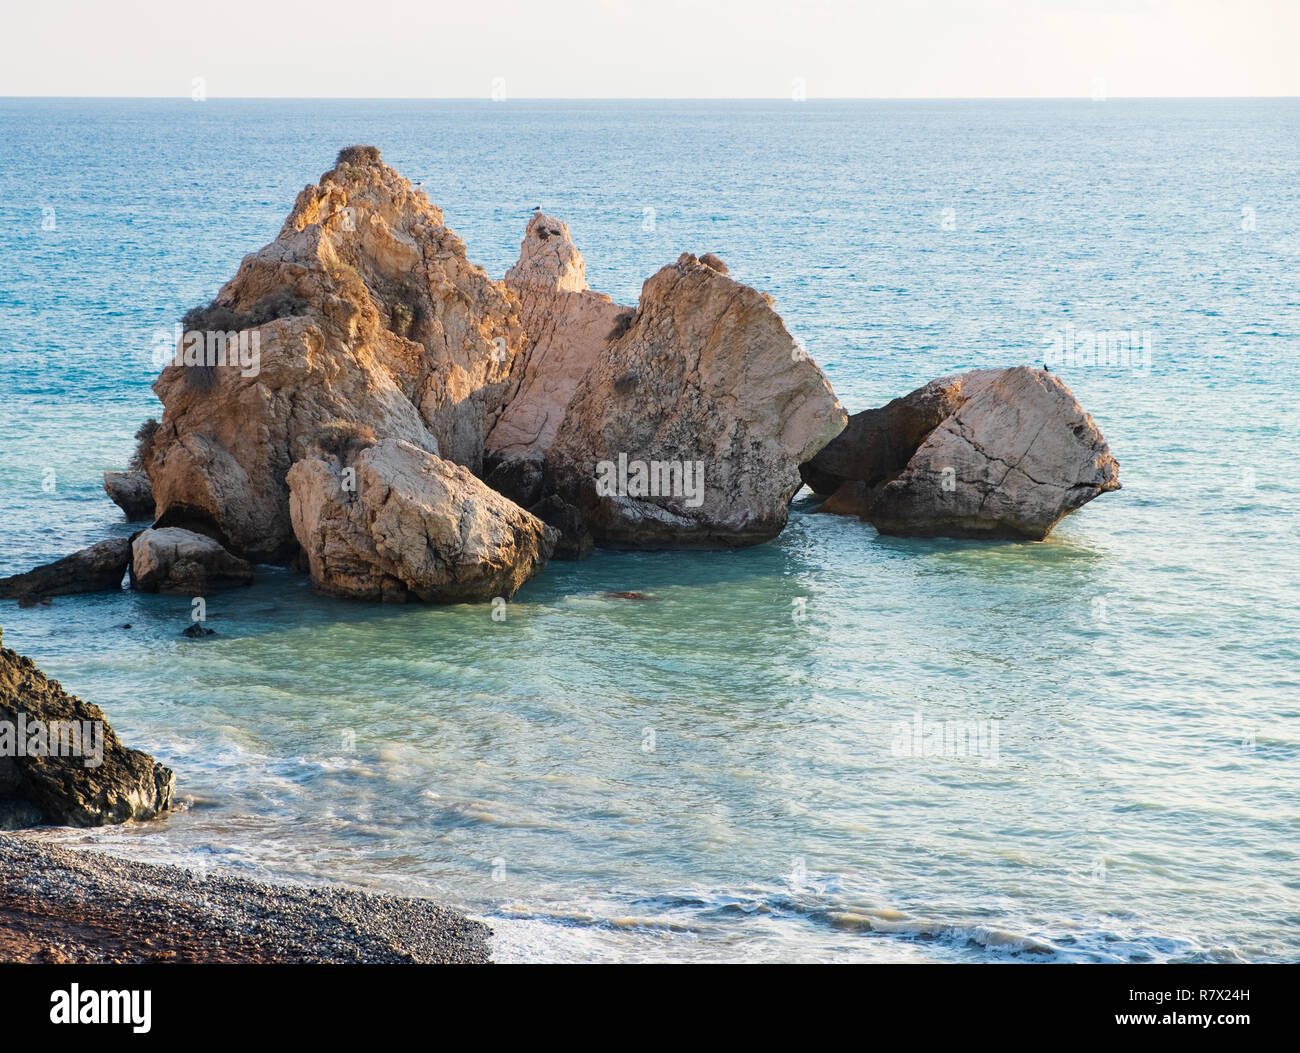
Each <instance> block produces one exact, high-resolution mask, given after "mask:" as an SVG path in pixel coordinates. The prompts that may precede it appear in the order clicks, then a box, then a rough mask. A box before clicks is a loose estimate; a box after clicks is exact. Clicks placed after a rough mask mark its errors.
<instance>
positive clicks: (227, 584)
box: [131, 527, 253, 595]
mask: <svg viewBox="0 0 1300 1053" xmlns="http://www.w3.org/2000/svg"><path fill="white" fill-rule="evenodd" d="M252 583H253V566H252V564H251V563H249V562H248V561H247V560H244V559H240V558H239V557H238V556H234V555H231V554H230V553H229V552H227V551H226V550H225V549H224V548H222V546H221V545H220V544H219V543H218V542H216V541H214V540H213V539H212V538H210V537H207V536H205V535H203V534H196V533H194V532H193V531H190V530H182V529H181V528H180V527H158V528H155V529H152V530H142V531H141V532H140V533H139V534H137V535H136V536H135V539H134V540H133V541H132V543H131V587H132V588H133V589H136V590H138V591H140V592H184V593H189V594H191V595H197V594H201V593H205V592H211V591H213V590H215V589H229V588H235V587H237V586H240V585H251V584H252Z"/></svg>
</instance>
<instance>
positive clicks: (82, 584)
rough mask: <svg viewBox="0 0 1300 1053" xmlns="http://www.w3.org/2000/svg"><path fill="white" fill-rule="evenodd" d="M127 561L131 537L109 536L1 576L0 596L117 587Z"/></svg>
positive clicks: (32, 596)
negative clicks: (86, 546)
mask: <svg viewBox="0 0 1300 1053" xmlns="http://www.w3.org/2000/svg"><path fill="white" fill-rule="evenodd" d="M130 562H131V539H130V538H125V537H115V538H109V539H108V540H107V541H99V542H96V543H95V544H93V545H90V546H89V547H88V548H83V549H81V551H79V552H74V553H73V554H72V555H70V556H64V557H63V558H62V559H59V560H55V561H54V562H53V563H47V564H45V565H44V566H41V567H37V568H36V569H35V570H29V571H27V572H26V573H24V574H15V575H13V576H12V577H9V578H0V599H16V600H25V599H36V598H38V597H41V596H66V595H69V594H72V593H77V592H108V591H111V590H113V589H120V588H121V587H122V579H123V578H124V577H125V576H126V570H127V565H128V564H129V563H130Z"/></svg>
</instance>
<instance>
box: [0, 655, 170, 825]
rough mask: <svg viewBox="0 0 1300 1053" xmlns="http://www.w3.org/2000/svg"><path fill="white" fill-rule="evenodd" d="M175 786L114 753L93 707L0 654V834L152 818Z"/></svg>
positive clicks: (116, 746)
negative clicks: (2, 831)
mask: <svg viewBox="0 0 1300 1053" xmlns="http://www.w3.org/2000/svg"><path fill="white" fill-rule="evenodd" d="M175 785H176V777H175V775H173V774H172V772H171V769H169V768H166V767H164V766H163V765H161V764H159V763H157V762H156V761H155V760H154V759H153V758H152V757H150V756H149V755H148V754H146V753H141V752H140V751H139V750H133V749H128V748H127V747H125V746H123V745H122V743H121V741H120V740H119V739H118V737H117V735H116V734H115V733H114V732H113V729H112V728H110V727H109V726H108V722H107V721H106V720H105V719H104V713H103V711H102V710H101V709H100V708H99V707H98V706H95V705H91V704H90V703H89V702H85V701H83V700H82V699H80V698H77V697H76V696H75V695H69V694H67V693H66V692H64V690H63V688H62V687H61V686H60V685H59V682H58V681H57V680H49V679H47V678H46V676H45V674H44V673H42V672H41V671H40V670H39V669H37V668H36V666H35V665H34V664H33V663H32V661H31V659H30V658H24V657H23V656H22V655H20V654H18V653H17V652H16V651H11V650H9V649H8V648H6V647H3V646H0V829H7V830H12V829H17V828H19V827H23V826H37V825H42V824H46V825H56V826H102V825H104V824H106V823H122V822H126V821H127V820H129V819H148V818H152V817H154V816H157V815H159V814H160V813H162V812H165V811H167V810H168V809H169V808H170V807H171V802H172V795H173V793H174V791H175Z"/></svg>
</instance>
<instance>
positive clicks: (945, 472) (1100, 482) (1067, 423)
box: [802, 366, 1120, 541]
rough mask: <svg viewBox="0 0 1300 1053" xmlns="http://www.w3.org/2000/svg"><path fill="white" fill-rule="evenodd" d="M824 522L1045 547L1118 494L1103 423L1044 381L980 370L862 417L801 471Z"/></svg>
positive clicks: (1039, 375)
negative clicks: (819, 500)
mask: <svg viewBox="0 0 1300 1053" xmlns="http://www.w3.org/2000/svg"><path fill="white" fill-rule="evenodd" d="M802 471H803V475H804V479H805V480H806V481H807V482H808V484H809V485H810V486H811V487H812V488H813V489H814V490H815V491H816V492H818V493H829V494H830V495H831V496H830V497H829V498H828V499H827V500H826V501H825V502H824V503H823V505H822V506H821V509H820V510H821V511H824V512H832V513H836V514H840V515H857V516H859V517H860V518H862V519H865V520H867V521H868V522H870V523H871V524H872V525H873V526H874V527H875V528H876V529H877V530H879V531H880V532H881V533H883V534H898V535H907V536H918V537H963V538H965V537H974V538H1019V539H1027V540H1035V541H1041V540H1042V539H1043V538H1045V537H1046V536H1047V535H1048V533H1049V532H1050V531H1051V529H1052V527H1054V526H1055V525H1056V524H1057V523H1058V522H1060V520H1061V519H1062V518H1063V517H1064V516H1066V515H1068V514H1069V513H1070V512H1072V511H1074V510H1075V509H1077V508H1079V507H1081V506H1082V505H1084V504H1086V503H1087V502H1089V501H1091V500H1092V499H1093V498H1094V497H1096V496H1098V495H1099V494H1103V493H1107V492H1109V491H1111V490H1118V489H1119V488H1120V483H1119V464H1118V462H1116V460H1115V458H1114V457H1113V456H1111V453H1110V448H1109V447H1108V446H1107V444H1106V440H1105V439H1104V438H1103V437H1102V435H1101V432H1100V431H1099V430H1098V429H1097V426H1096V423H1095V422H1094V421H1093V419H1092V417H1090V416H1089V415H1088V414H1087V413H1085V412H1084V411H1083V408H1082V407H1081V406H1080V405H1079V403H1078V402H1077V401H1076V400H1075V398H1074V396H1073V395H1072V394H1071V393H1070V390H1069V388H1067V387H1066V386H1065V384H1064V383H1062V382H1061V380H1060V379H1058V378H1057V377H1055V376H1053V375H1051V374H1050V373H1047V372H1045V371H1043V370H1037V369H1030V368H1029V367H1026V366H1017V367H1015V368H1013V369H993V370H976V371H973V372H970V373H963V374H960V375H957V376H952V377H943V378H940V379H939V380H934V381H931V382H930V383H929V384H926V385H925V386H924V387H921V388H918V389H917V390H916V391H914V392H912V393H911V394H909V395H906V396H904V397H903V398H900V399H895V400H894V401H893V402H891V403H889V404H888V405H887V406H884V407H882V408H881V409H876V410H867V411H865V412H863V413H859V414H854V416H853V417H852V418H851V419H850V422H849V426H848V427H847V428H846V429H845V431H844V434H843V435H841V436H840V437H839V438H838V439H836V440H835V441H834V442H832V443H831V444H830V445H828V446H827V447H826V449H825V450H823V451H822V452H821V453H820V454H819V455H818V456H817V457H815V458H814V459H813V460H812V461H811V462H810V463H809V464H807V465H805V466H804V467H803V469H802Z"/></svg>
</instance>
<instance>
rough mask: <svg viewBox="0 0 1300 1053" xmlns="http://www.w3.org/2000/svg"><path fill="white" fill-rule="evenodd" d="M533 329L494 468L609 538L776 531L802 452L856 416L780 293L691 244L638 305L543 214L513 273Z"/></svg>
mask: <svg viewBox="0 0 1300 1053" xmlns="http://www.w3.org/2000/svg"><path fill="white" fill-rule="evenodd" d="M506 283H507V285H508V286H509V287H510V288H511V289H512V290H513V291H514V292H515V293H516V295H517V296H518V297H519V300H520V304H521V309H520V318H521V320H522V322H523V325H524V329H525V331H526V332H527V334H528V336H529V340H530V346H529V348H528V350H527V352H526V353H525V354H524V355H523V356H521V357H520V359H519V360H518V361H517V362H516V367H515V371H514V374H513V377H512V382H513V384H514V387H513V390H512V392H511V394H510V397H509V399H508V401H507V403H506V405H505V408H504V409H503V411H502V413H501V415H500V417H499V418H498V420H497V422H496V424H495V426H494V427H493V429H492V431H491V432H490V433H489V434H488V439H487V457H486V466H487V468H488V469H489V471H488V475H487V477H486V478H487V481H488V482H489V483H490V484H491V485H492V486H493V487H495V488H496V489H498V490H499V491H500V492H501V493H503V494H505V495H506V496H508V497H510V498H511V499H512V500H514V501H516V502H518V503H519V504H522V505H524V506H525V507H527V508H528V509H529V510H530V511H532V512H533V513H535V514H536V515H538V516H540V517H542V518H543V519H545V520H546V522H548V523H550V524H552V525H554V526H556V527H558V528H559V529H560V530H561V532H562V537H561V540H560V543H559V547H558V548H557V555H563V556H570V557H572V556H580V555H583V554H584V553H585V552H586V551H587V550H588V549H589V548H590V547H591V545H592V544H593V543H601V544H606V545H612V546H627V547H646V548H671V547H678V546H686V547H690V546H698V547H716V546H729V545H746V544H753V543H755V542H759V541H765V540H768V539H769V538H771V537H773V536H775V535H776V534H777V533H778V532H779V531H780V530H781V528H782V527H783V526H784V525H785V521H786V507H787V505H788V504H789V501H790V498H791V497H792V496H793V495H794V493H795V491H796V490H797V489H798V487H799V474H798V466H799V464H800V463H802V461H804V460H806V459H808V458H810V457H811V456H812V455H813V454H815V453H816V452H817V451H818V450H819V449H820V448H821V447H822V446H824V445H825V444H826V443H827V442H828V441H829V440H830V439H831V438H832V437H833V436H834V435H835V434H836V433H837V432H838V431H839V429H840V428H842V427H843V425H844V420H845V418H844V413H843V410H842V409H841V408H840V406H839V403H838V402H837V401H836V399H835V395H834V393H833V392H832V391H831V389H830V385H829V384H828V383H827V382H826V378H825V377H824V376H823V375H822V373H821V371H820V370H819V369H818V368H817V366H816V365H815V364H814V363H813V362H812V361H811V360H810V359H809V358H808V356H807V355H806V354H804V353H803V351H802V350H801V349H800V348H799V347H798V345H797V344H796V343H795V341H794V340H793V338H792V337H791V336H790V334H789V333H788V332H787V331H786V329H785V326H784V325H783V324H782V322H781V319H780V317H779V316H778V315H777V314H776V312H775V311H774V310H773V309H772V304H771V300H770V298H769V297H766V296H764V295H762V294H760V293H758V292H756V291H755V290H753V289H751V288H749V287H748V286H745V285H742V284H740V283H739V282H736V281H734V280H732V279H731V278H730V277H728V276H727V268H726V266H725V264H723V262H722V261H721V260H720V259H718V258H717V257H716V256H713V255H712V254H708V255H706V257H705V258H703V259H698V260H697V259H696V258H695V257H694V256H690V255H683V256H682V257H681V258H680V259H679V260H678V261H677V263H676V264H675V265H673V266H671V267H665V268H664V269H663V270H661V271H660V272H659V273H658V274H656V275H654V276H653V277H652V278H651V279H650V280H649V281H647V282H646V283H645V286H644V288H643V290H642V295H641V299H640V302H639V306H638V307H637V308H630V307H623V306H621V305H619V304H616V303H614V302H613V301H611V300H610V298H609V297H607V296H604V295H602V294H600V293H596V292H593V291H591V290H590V289H589V288H588V287H587V282H586V267H585V262H584V261H583V259H582V255H581V253H579V252H578V250H577V248H576V247H575V246H574V245H573V242H572V239H571V238H570V237H569V231H568V228H567V227H566V226H565V225H564V224H563V223H561V222H559V221H558V220H556V219H553V218H552V217H550V216H546V215H542V214H540V213H539V214H537V215H534V216H533V218H532V220H531V221H530V222H529V224H528V230H527V232H526V234H525V237H524V241H523V245H522V246H521V251H520V257H519V262H518V263H517V264H516V265H515V266H514V267H512V268H511V269H510V271H508V272H507V274H506Z"/></svg>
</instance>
